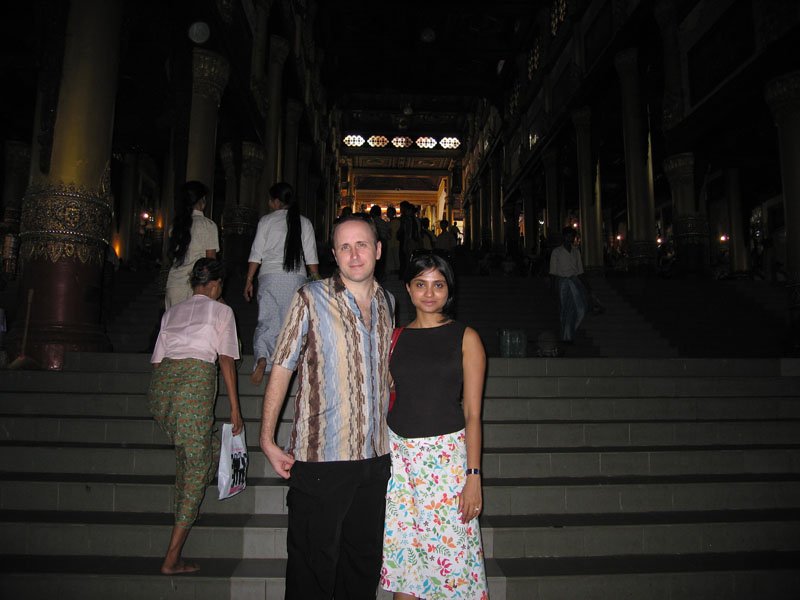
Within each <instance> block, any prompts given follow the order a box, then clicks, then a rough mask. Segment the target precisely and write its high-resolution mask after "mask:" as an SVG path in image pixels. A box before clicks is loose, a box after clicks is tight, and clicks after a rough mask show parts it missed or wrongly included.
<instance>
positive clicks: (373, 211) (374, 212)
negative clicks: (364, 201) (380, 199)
mask: <svg viewBox="0 0 800 600" xmlns="http://www.w3.org/2000/svg"><path fill="white" fill-rule="evenodd" d="M369 215H370V216H371V217H372V218H373V219H380V218H381V207H380V206H378V205H377V204H373V205H372V207H371V208H370V209H369Z"/></svg>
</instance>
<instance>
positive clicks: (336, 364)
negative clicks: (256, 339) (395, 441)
mask: <svg viewBox="0 0 800 600" xmlns="http://www.w3.org/2000/svg"><path fill="white" fill-rule="evenodd" d="M370 312H371V314H370V319H369V322H370V326H369V328H368V327H367V326H366V325H365V324H364V321H363V320H362V318H361V311H360V309H359V308H358V304H357V303H356V299H355V297H354V296H353V294H352V293H351V292H350V291H349V290H348V289H347V288H346V287H345V286H344V284H343V283H342V281H341V279H340V277H339V276H338V275H335V276H334V277H331V278H330V279H324V280H321V281H315V282H312V283H308V284H306V285H304V286H303V287H302V288H300V289H299V290H298V291H297V293H296V294H295V296H294V298H293V299H292V304H291V307H290V308H289V313H288V315H287V317H286V320H285V321H284V324H283V329H282V330H281V332H280V334H279V335H278V341H277V344H276V348H275V353H274V354H273V361H274V364H276V365H281V366H282V367H285V368H287V369H290V370H294V369H297V395H296V396H295V403H294V409H295V410H294V423H293V425H292V431H291V434H290V437H289V443H288V444H287V447H286V451H287V452H288V453H289V454H291V455H292V456H294V457H295V459H297V460H302V461H309V462H322V461H338V460H362V459H367V458H374V457H376V456H382V455H384V454H386V453H387V452H389V444H388V434H387V428H386V413H387V408H388V404H389V360H388V358H389V345H390V343H391V338H392V328H393V318H392V308H390V307H389V303H388V298H387V294H386V293H385V292H384V290H383V289H382V288H381V287H380V285H378V283H377V282H376V283H375V284H374V287H373V293H372V300H371V302H370Z"/></svg>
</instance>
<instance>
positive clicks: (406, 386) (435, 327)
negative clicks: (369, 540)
mask: <svg viewBox="0 0 800 600" xmlns="http://www.w3.org/2000/svg"><path fill="white" fill-rule="evenodd" d="M404 275H405V276H404V281H405V283H406V289H407V290H408V293H409V296H410V297H411V302H412V303H413V305H414V307H415V308H416V318H415V319H414V320H413V321H412V322H411V323H409V324H408V325H407V326H406V327H405V328H404V329H403V331H402V333H401V334H400V336H399V338H397V343H396V346H395V348H394V350H393V353H392V356H391V361H390V363H389V366H390V371H391V375H392V379H393V380H394V386H395V393H396V400H395V403H394V406H393V408H392V410H391V412H390V413H389V416H388V418H387V423H388V425H389V440H390V452H391V458H392V478H391V480H390V481H389V487H388V491H387V494H386V526H385V530H384V545H383V567H382V569H381V585H382V586H383V588H384V589H386V590H390V591H393V592H394V598H395V600H400V599H405V598H456V597H458V598H475V599H479V600H481V599H485V598H488V590H487V586H486V577H485V573H484V566H483V548H482V545H481V538H480V528H479V525H478V520H477V517H478V515H479V514H480V511H481V504H482V500H481V472H480V464H481V416H480V414H481V400H482V394H483V382H484V376H485V372H486V355H485V353H484V350H483V344H482V343H481V340H480V337H478V334H477V333H476V332H475V330H473V329H471V328H469V327H467V326H465V325H463V324H461V323H458V322H457V321H454V320H453V319H452V312H451V311H452V308H453V301H454V292H455V286H454V279H453V270H452V268H451V266H450V264H449V263H448V262H447V260H445V259H444V258H443V256H442V255H441V254H440V253H439V252H437V251H436V250H418V251H416V252H414V253H413V254H412V256H411V260H410V261H409V265H408V269H407V270H406V271H405V274H404ZM423 382H424V383H423Z"/></svg>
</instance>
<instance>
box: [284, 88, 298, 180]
mask: <svg viewBox="0 0 800 600" xmlns="http://www.w3.org/2000/svg"><path fill="white" fill-rule="evenodd" d="M302 115H303V105H302V104H300V103H299V102H298V101H297V100H289V101H288V102H287V103H286V117H285V119H284V122H283V123H284V124H283V128H284V130H283V181H285V182H286V183H288V184H289V185H291V186H292V187H294V188H295V189H297V186H298V179H297V178H298V166H297V137H298V130H299V128H300V117H301V116H302Z"/></svg>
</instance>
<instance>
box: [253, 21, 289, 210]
mask: <svg viewBox="0 0 800 600" xmlns="http://www.w3.org/2000/svg"><path fill="white" fill-rule="evenodd" d="M288 56H289V42H287V41H286V40H285V39H283V38H282V37H278V36H276V35H273V36H270V38H269V58H268V65H267V91H268V92H269V98H268V101H267V118H266V120H265V121H266V132H265V137H264V144H265V148H264V150H265V152H264V171H263V172H262V174H261V180H260V181H259V184H258V191H259V194H258V195H259V197H261V198H266V197H267V190H269V188H270V186H272V184H274V183H276V181H277V177H278V173H279V172H280V171H279V170H278V155H279V153H278V146H279V144H280V137H279V136H280V125H281V114H282V112H283V111H282V104H283V92H282V85H281V84H282V81H283V65H284V64H285V63H286V58H287V57H288ZM259 212H260V214H262V215H263V214H266V213H267V207H266V203H265V204H264V206H263V207H260V208H259Z"/></svg>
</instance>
